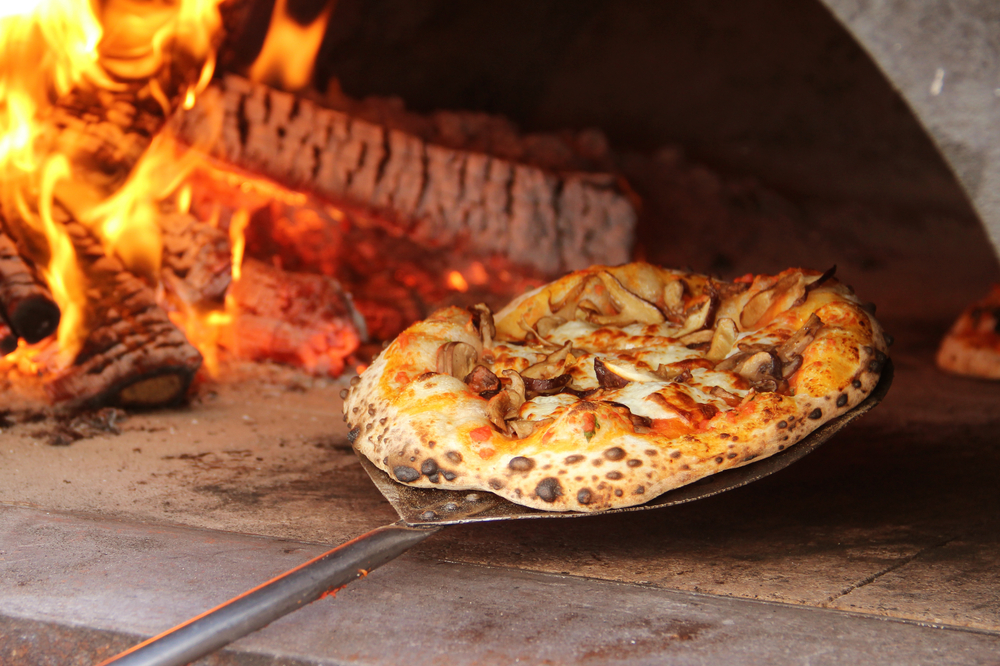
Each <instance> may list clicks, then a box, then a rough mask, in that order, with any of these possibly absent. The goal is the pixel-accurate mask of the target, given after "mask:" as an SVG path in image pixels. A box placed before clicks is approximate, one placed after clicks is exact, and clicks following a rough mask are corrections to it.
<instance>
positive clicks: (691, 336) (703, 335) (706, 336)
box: [678, 328, 715, 347]
mask: <svg viewBox="0 0 1000 666" xmlns="http://www.w3.org/2000/svg"><path fill="white" fill-rule="evenodd" d="M714 337H715V332H714V331H712V329H710V328H703V329H701V330H700V331H695V332H694V333H688V334H687V335H685V336H683V337H682V338H681V339H680V340H678V342H679V343H681V344H682V345H684V346H685V347H693V346H695V345H704V344H707V343H709V342H711V341H712V339H713V338H714Z"/></svg>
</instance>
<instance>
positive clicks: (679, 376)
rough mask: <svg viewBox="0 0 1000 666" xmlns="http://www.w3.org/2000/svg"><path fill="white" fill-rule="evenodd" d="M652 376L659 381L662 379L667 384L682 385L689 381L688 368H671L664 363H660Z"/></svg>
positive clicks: (689, 372)
mask: <svg viewBox="0 0 1000 666" xmlns="http://www.w3.org/2000/svg"><path fill="white" fill-rule="evenodd" d="M653 374H655V375H656V376H657V377H658V378H660V379H664V380H666V381H668V382H677V383H678V384H683V383H685V382H687V381H688V380H690V379H691V369H690V368H677V367H671V366H669V365H666V364H664V363H661V364H660V367H658V368H657V369H656V370H655V371H654V373H653Z"/></svg>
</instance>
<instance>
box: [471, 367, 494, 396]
mask: <svg viewBox="0 0 1000 666" xmlns="http://www.w3.org/2000/svg"><path fill="white" fill-rule="evenodd" d="M465 383H466V384H468V385H469V388H470V389H471V390H472V392H473V393H479V394H483V393H487V392H491V391H499V390H500V379H499V378H498V377H497V376H496V375H495V374H493V371H492V370H490V369H489V368H487V367H486V366H485V365H477V366H476V367H474V368H473V369H472V372H470V373H469V374H468V375H466V377H465Z"/></svg>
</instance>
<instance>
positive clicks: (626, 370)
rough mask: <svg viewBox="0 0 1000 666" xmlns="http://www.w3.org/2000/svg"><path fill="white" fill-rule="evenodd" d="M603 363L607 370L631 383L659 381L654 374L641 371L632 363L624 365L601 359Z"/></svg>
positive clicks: (609, 359) (613, 360) (617, 361)
mask: <svg viewBox="0 0 1000 666" xmlns="http://www.w3.org/2000/svg"><path fill="white" fill-rule="evenodd" d="M601 362H602V363H603V364H604V367H605V368H606V369H607V370H610V371H611V372H613V373H615V374H616V375H618V376H619V377H621V378H622V379H626V380H628V381H630V382H653V381H656V380H657V379H659V377H657V376H656V375H654V374H653V373H652V372H648V371H646V370H643V369H640V368H638V367H636V366H635V365H633V364H632V363H623V362H621V361H619V360H617V359H612V358H604V359H601Z"/></svg>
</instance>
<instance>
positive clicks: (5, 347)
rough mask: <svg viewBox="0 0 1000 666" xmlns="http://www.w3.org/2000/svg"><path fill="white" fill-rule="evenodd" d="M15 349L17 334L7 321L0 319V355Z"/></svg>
mask: <svg viewBox="0 0 1000 666" xmlns="http://www.w3.org/2000/svg"><path fill="white" fill-rule="evenodd" d="M15 349H17V336H16V335H14V332H13V331H12V330H10V326H8V325H7V322H5V321H3V320H2V319H0V356H6V355H7V354H9V353H11V352H12V351H14V350H15Z"/></svg>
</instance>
